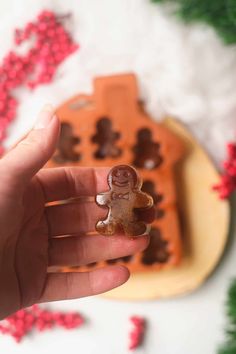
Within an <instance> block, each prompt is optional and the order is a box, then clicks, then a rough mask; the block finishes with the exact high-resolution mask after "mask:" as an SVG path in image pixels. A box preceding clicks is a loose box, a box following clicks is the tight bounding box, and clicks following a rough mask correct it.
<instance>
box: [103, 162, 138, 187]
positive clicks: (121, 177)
mask: <svg viewBox="0 0 236 354" xmlns="http://www.w3.org/2000/svg"><path fill="white" fill-rule="evenodd" d="M107 180H108V185H109V187H110V188H112V187H113V188H116V187H118V188H125V189H128V188H130V189H131V190H132V189H133V188H137V187H138V184H139V183H138V176H137V172H136V171H135V169H134V168H132V167H131V166H127V165H119V166H116V167H113V168H112V169H111V171H110V173H109V174H108V178H107Z"/></svg>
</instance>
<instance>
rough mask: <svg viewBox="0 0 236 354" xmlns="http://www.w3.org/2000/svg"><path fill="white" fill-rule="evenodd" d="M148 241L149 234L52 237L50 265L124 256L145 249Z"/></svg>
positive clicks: (91, 261) (87, 262)
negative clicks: (132, 236)
mask: <svg viewBox="0 0 236 354" xmlns="http://www.w3.org/2000/svg"><path fill="white" fill-rule="evenodd" d="M148 242H149V237H148V236H140V237H139V238H136V239H132V238H128V237H126V236H122V235H119V236H118V235H115V236H109V237H106V236H101V235H97V236H77V237H76V236H75V237H65V238H58V239H51V241H50V247H49V266H80V265H86V264H89V263H93V262H99V261H103V260H106V259H114V258H119V257H124V256H128V255H131V254H134V253H137V252H140V251H142V250H144V249H145V248H146V247H147V246H148Z"/></svg>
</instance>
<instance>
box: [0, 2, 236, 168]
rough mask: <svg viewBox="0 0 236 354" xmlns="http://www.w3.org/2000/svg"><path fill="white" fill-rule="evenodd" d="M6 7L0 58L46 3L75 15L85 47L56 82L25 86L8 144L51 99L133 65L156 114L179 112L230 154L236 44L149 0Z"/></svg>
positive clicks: (235, 127)
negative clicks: (183, 20) (16, 32)
mask: <svg viewBox="0 0 236 354" xmlns="http://www.w3.org/2000/svg"><path fill="white" fill-rule="evenodd" d="M0 8H1V10H2V11H1V15H0V19H1V21H0V38H1V43H0V58H1V57H3V55H4V54H5V53H6V52H7V51H8V50H9V49H10V48H12V46H13V39H12V33H13V28H15V27H20V26H24V24H25V23H26V22H27V21H29V20H33V19H34V18H35V17H36V15H37V14H38V12H39V11H40V10H41V9H44V8H49V9H53V10H54V11H56V12H58V13H65V12H72V13H73V20H72V21H68V23H67V25H68V27H69V29H70V31H71V33H72V35H73V36H74V38H75V40H76V41H77V42H78V43H79V44H80V46H81V48H80V50H78V51H77V52H76V53H75V54H73V55H72V56H71V57H69V59H67V60H66V61H65V62H64V63H63V64H62V65H61V66H60V68H59V70H58V72H57V76H56V78H55V80H54V82H53V83H52V84H50V85H47V86H41V87H39V88H37V89H36V90H35V91H34V93H30V92H29V91H28V90H27V89H26V88H25V89H23V90H19V92H18V93H17V96H18V97H19V98H20V100H21V104H20V108H19V114H18V118H17V120H16V122H15V124H14V125H13V126H12V127H11V128H10V135H9V138H8V140H7V142H6V145H7V146H10V145H11V144H12V143H13V142H15V141H16V140H17V139H18V138H19V137H20V136H21V135H22V134H23V133H24V132H25V131H26V130H27V129H29V128H30V127H31V126H32V124H33V121H34V120H35V117H36V113H37V111H38V110H39V108H40V106H41V105H42V104H43V103H44V102H45V101H46V102H51V103H53V104H54V105H57V104H59V103H61V102H62V101H63V100H65V99H67V98H69V97H70V96H71V95H74V94H75V93H77V92H79V91H82V92H91V90H92V79H93V77H95V76H98V75H104V74H114V73H119V72H120V73H122V72H130V71H133V72H135V73H136V74H137V77H138V79H139V84H140V93H141V96H142V98H144V99H145V101H146V108H147V110H148V112H149V113H150V114H151V115H152V117H153V118H154V119H155V120H160V119H161V118H162V117H163V116H164V115H165V114H169V115H172V116H176V117H177V118H179V119H181V120H182V121H183V122H185V123H186V124H187V125H188V126H189V128H190V129H191V131H192V132H193V133H194V134H195V136H196V137H197V138H198V139H199V140H200V141H201V142H202V144H203V145H204V146H205V147H206V148H207V150H208V151H209V152H210V154H211V155H212V156H213V157H214V159H215V160H216V161H217V162H219V161H220V160H221V159H222V158H223V157H224V155H225V142H226V141H227V140H229V139H233V138H234V137H235V131H236V48H235V47H233V46H231V47H226V46H225V45H223V43H221V41H220V39H219V38H218V37H217V35H216V34H215V33H214V31H213V30H212V29H210V28H208V27H206V26H203V25H195V26H185V25H184V24H182V23H180V22H178V21H177V20H176V19H175V18H174V16H170V14H169V13H168V12H169V11H168V9H167V8H165V9H163V8H162V7H160V6H157V5H156V4H152V3H151V2H150V1H149V0H80V1H74V0H66V1H63V0H57V1H53V0H40V1H32V0H21V1H18V0H9V1H8V2H5V1H4V4H3V3H1V7H0Z"/></svg>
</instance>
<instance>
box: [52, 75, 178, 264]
mask: <svg viewBox="0 0 236 354" xmlns="http://www.w3.org/2000/svg"><path fill="white" fill-rule="evenodd" d="M57 114H58V117H59V118H60V120H61V122H62V133H61V138H60V141H59V144H58V149H57V151H56V153H55V155H54V156H53V157H52V159H51V160H50V161H49V162H48V164H47V167H59V166H62V165H63V166H101V167H102V166H111V167H113V166H115V165H120V164H122V165H124V164H126V165H132V166H134V167H135V168H136V169H137V170H138V172H139V174H140V175H141V177H142V179H143V187H142V190H143V191H144V192H146V193H148V194H150V195H151V196H152V198H153V201H154V205H155V207H156V217H155V220H154V222H153V223H152V231H151V242H150V245H149V247H148V249H147V250H146V251H144V252H143V253H140V254H136V255H134V256H132V257H123V258H121V259H118V260H109V261H107V262H102V263H99V264H91V265H89V269H91V268H92V267H98V266H101V265H104V263H109V264H112V263H116V262H119V263H123V264H125V265H126V266H128V268H129V269H130V270H131V271H145V270H150V269H155V270H157V269H161V268H166V267H169V266H173V265H177V264H179V262H180V260H181V248H182V247H181V232H180V225H179V218H178V211H177V194H176V185H175V171H174V167H175V165H176V163H177V162H178V161H179V160H180V159H181V158H182V156H183V154H184V148H183V143H182V141H181V140H180V139H179V138H177V137H176V136H175V135H174V134H173V133H172V132H171V131H170V130H168V129H167V128H166V127H164V125H162V124H161V123H155V122H154V121H152V120H151V119H150V117H149V116H148V115H147V114H146V113H145V112H144V109H143V106H142V105H140V101H139V100H138V89H137V83H136V79H135V76H134V75H132V74H126V75H117V76H110V77H101V78H97V79H95V81H94V94H93V95H91V96H88V95H77V96H75V97H73V98H72V99H70V100H69V101H67V102H66V103H64V104H63V105H62V106H60V107H59V108H58V110H57ZM94 227H95V225H94ZM85 237H93V236H85ZM81 269H82V270H84V269H85V268H81Z"/></svg>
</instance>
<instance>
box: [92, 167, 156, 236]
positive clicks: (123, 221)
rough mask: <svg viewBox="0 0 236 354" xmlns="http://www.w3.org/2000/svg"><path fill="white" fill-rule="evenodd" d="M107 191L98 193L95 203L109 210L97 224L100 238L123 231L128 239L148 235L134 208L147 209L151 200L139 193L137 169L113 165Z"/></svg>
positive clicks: (139, 182)
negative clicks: (104, 217)
mask: <svg viewBox="0 0 236 354" xmlns="http://www.w3.org/2000/svg"><path fill="white" fill-rule="evenodd" d="M107 181H108V185H109V187H110V190H109V191H108V192H105V193H99V194H98V195H97V197H96V202H97V204H98V205H100V206H104V207H107V208H108V209H109V211H108V214H107V217H106V219H105V220H100V221H98V223H97V224H96V230H97V231H98V232H99V233H100V234H102V235H113V234H114V233H115V232H116V231H118V230H119V229H122V230H123V231H124V233H125V234H126V235H128V236H139V235H142V234H144V233H146V232H147V229H148V228H147V224H146V223H145V222H144V221H140V220H139V218H138V214H137V213H135V210H137V209H149V208H151V207H152V205H153V199H152V197H151V196H149V195H148V194H146V193H143V192H142V191H141V186H142V183H141V179H140V178H139V176H138V174H137V172H136V170H135V169H134V168H133V167H131V166H127V165H120V166H115V167H113V168H112V169H111V171H110V172H109V174H108V178H107Z"/></svg>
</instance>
